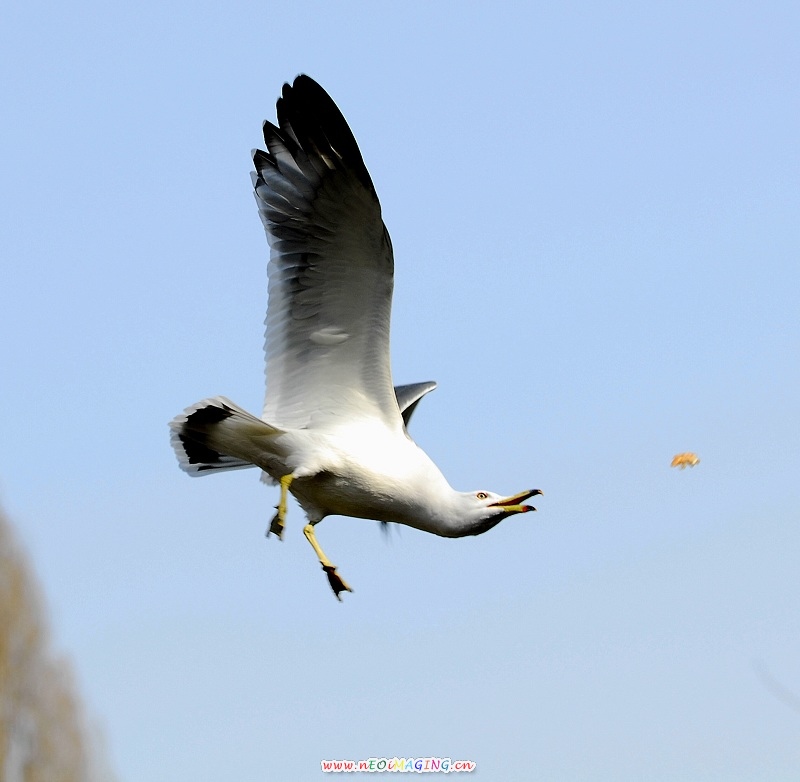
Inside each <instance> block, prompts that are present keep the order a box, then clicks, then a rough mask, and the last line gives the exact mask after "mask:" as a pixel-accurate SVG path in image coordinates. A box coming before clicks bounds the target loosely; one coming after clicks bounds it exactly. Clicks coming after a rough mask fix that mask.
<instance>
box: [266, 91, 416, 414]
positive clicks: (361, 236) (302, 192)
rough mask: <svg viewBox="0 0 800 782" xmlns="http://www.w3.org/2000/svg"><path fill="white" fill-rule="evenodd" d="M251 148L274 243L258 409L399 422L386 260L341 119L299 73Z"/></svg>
mask: <svg viewBox="0 0 800 782" xmlns="http://www.w3.org/2000/svg"><path fill="white" fill-rule="evenodd" d="M278 119H279V125H280V127H276V126H275V125H272V124H271V123H269V122H267V123H265V124H264V138H265V142H266V147H267V150H268V151H267V152H263V151H260V150H257V151H256V152H255V153H254V155H253V162H254V164H255V167H256V172H255V173H254V175H253V183H254V190H255V197H256V202H257V205H258V210H259V214H260V216H261V220H262V222H263V224H264V227H265V229H266V232H267V237H268V240H269V243H270V263H269V307H268V310H267V319H266V327H267V328H266V345H265V350H266V358H267V367H266V373H267V395H266V399H265V404H264V413H263V418H264V420H266V421H270V422H272V423H275V424H278V425H281V426H288V427H306V426H315V425H318V424H320V425H321V424H322V423H323V422H325V421H330V419H331V418H332V417H334V418H335V417H341V416H342V415H353V414H354V411H358V413H359V414H362V415H365V416H376V417H380V418H383V419H384V420H385V421H386V422H387V423H388V424H390V425H396V426H400V425H402V421H401V419H400V416H399V410H398V408H397V403H396V401H395V396H394V393H393V389H392V382H391V371H390V367H389V317H390V309H391V295H392V285H393V259H392V250H391V242H390V240H389V235H388V233H387V231H386V229H385V227H384V225H383V221H382V220H381V212H380V204H379V202H378V199H377V196H376V195H375V190H374V188H373V187H372V182H371V180H370V178H369V174H368V173H367V170H366V168H365V167H364V163H363V161H362V159H361V155H360V153H359V151H358V147H357V145H356V142H355V139H354V138H353V136H352V133H351V132H350V129H349V127H348V126H347V123H346V122H345V120H344V118H343V117H342V115H341V113H340V112H339V110H338V109H337V108H336V106H335V104H334V103H333V101H332V100H331V99H330V98H329V97H328V95H327V93H325V92H324V91H323V90H322V88H321V87H319V85H317V84H316V83H315V82H313V81H312V80H311V79H309V78H308V77H305V76H299V77H298V78H297V79H296V80H295V82H294V85H293V86H292V87H290V86H289V85H285V86H284V90H283V97H282V98H281V99H280V100H279V101H278Z"/></svg>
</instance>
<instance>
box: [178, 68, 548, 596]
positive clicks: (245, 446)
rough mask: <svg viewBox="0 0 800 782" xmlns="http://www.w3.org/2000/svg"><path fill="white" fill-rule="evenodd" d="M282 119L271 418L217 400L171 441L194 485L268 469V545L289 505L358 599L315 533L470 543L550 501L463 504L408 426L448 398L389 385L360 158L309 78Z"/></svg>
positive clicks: (280, 105)
mask: <svg viewBox="0 0 800 782" xmlns="http://www.w3.org/2000/svg"><path fill="white" fill-rule="evenodd" d="M277 116H278V124H277V126H276V125H273V124H272V123H271V122H265V123H264V142H265V145H266V150H265V151H262V150H260V149H259V150H255V151H254V152H253V163H254V166H255V172H254V173H253V174H252V179H253V187H254V191H255V198H256V203H257V205H258V212H259V215H260V217H261V221H262V222H263V224H264V228H265V229H266V233H267V239H268V241H269V245H270V261H269V267H268V271H269V302H268V308H267V318H266V343H265V352H266V378H267V390H266V398H265V400H264V408H263V411H262V414H261V417H260V418H259V417H257V416H255V415H252V414H251V413H248V412H247V411H246V410H244V409H242V408H241V407H239V406H238V405H236V404H234V403H233V402H231V401H230V400H228V399H226V398H225V397H221V396H219V397H213V398H210V399H204V400H203V401H201V402H198V403H197V404H195V405H192V406H191V407H189V408H187V409H186V410H185V411H184V412H183V413H182V414H180V415H178V416H177V417H176V418H174V419H173V420H172V422H171V423H170V429H171V442H172V446H173V447H174V449H175V452H176V454H177V456H178V460H179V462H180V466H181V468H182V469H183V470H184V471H185V472H187V473H188V474H189V475H192V476H198V475H208V474H210V473H217V472H225V471H227V470H235V469H239V468H244V467H253V466H255V467H259V468H261V470H262V471H263V474H264V477H265V479H266V480H268V481H270V482H274V483H276V484H278V485H279V486H280V499H279V502H278V505H277V506H276V510H277V513H276V514H275V517H274V518H273V519H272V521H271V523H270V527H269V530H268V532H267V535H268V536H269V535H270V534H274V535H276V536H277V537H279V538H281V537H282V536H283V532H284V525H285V520H286V511H287V499H288V495H289V494H292V495H293V496H294V497H295V499H296V500H297V502H298V503H299V505H300V506H301V508H302V509H303V510H304V511H305V514H306V517H307V520H308V523H307V524H306V525H305V527H304V529H303V532H304V534H305V536H306V538H307V539H308V542H309V543H310V544H311V546H312V547H313V548H314V551H315V552H316V555H317V557H318V558H319V561H320V564H321V565H322V568H323V570H324V571H325V573H326V575H327V578H328V582H329V584H330V586H331V588H332V589H333V592H334V594H335V595H336V597H337V599H339V600H341V597H340V593H341V592H343V591H350V592H352V590H351V589H350V587H349V586H348V584H347V583H346V582H345V581H344V579H343V578H342V577H341V576H340V575H339V574H338V572H337V569H336V567H335V566H334V565H333V564H332V563H331V561H330V560H329V559H328V557H327V556H326V555H325V553H324V552H323V550H322V548H321V547H320V545H319V543H318V542H317V538H316V535H315V531H314V530H315V527H316V525H317V524H319V522H320V521H322V519H324V518H325V517H326V516H330V515H341V516H355V517H357V518H364V519H374V520H376V521H380V522H397V523H399V524H406V525H408V526H410V527H415V528H416V529H419V530H423V531H425V532H432V533H434V534H436V535H441V536H444V537H450V538H458V537H463V536H466V535H480V534H482V533H484V532H486V531H487V530H490V529H491V528H492V527H494V526H495V525H497V524H498V523H499V522H501V521H502V520H503V519H505V518H507V517H508V516H511V515H514V514H518V513H526V512H528V511H533V510H536V509H535V508H534V507H532V506H530V505H525V504H523V503H524V501H525V500H526V499H528V498H529V497H532V496H534V495H537V494H541V493H542V492H541V491H540V490H539V489H528V490H526V491H522V492H519V493H518V494H514V495H511V496H501V495H499V494H495V493H493V492H490V491H485V490H481V491H466V492H461V491H456V490H454V489H453V488H452V487H451V486H450V484H449V483H448V482H447V480H446V479H445V477H444V476H443V475H442V473H441V471H440V470H439V469H438V467H437V466H436V465H435V464H434V463H433V461H431V459H430V458H429V457H428V456H427V454H426V453H425V452H424V451H423V450H422V449H421V448H420V447H419V446H418V445H416V443H415V442H414V441H413V440H412V439H411V437H410V436H409V434H408V430H407V424H408V421H409V419H410V417H411V414H412V412H413V411H414V408H415V407H416V405H417V403H418V402H419V401H420V399H421V398H422V397H423V396H424V395H425V394H427V393H428V392H429V391H431V390H432V389H433V388H435V387H436V384H435V383H433V382H426V383H415V384H412V385H404V386H397V387H394V386H393V383H392V373H391V369H390V366H389V314H390V309H391V302H392V287H393V272H394V260H393V254H392V244H391V241H390V239H389V233H388V231H387V230H386V227H385V226H384V224H383V220H382V218H381V208H380V203H379V202H378V196H377V195H376V193H375V188H374V187H373V184H372V179H371V178H370V175H369V173H368V172H367V169H366V166H365V165H364V161H363V160H362V158H361V152H360V151H359V148H358V145H357V143H356V140H355V138H354V136H353V134H352V132H351V130H350V128H349V126H348V124H347V121H346V120H345V118H344V117H343V116H342V114H341V112H340V111H339V109H338V108H337V106H336V104H335V103H334V102H333V100H332V99H331V98H330V96H329V95H328V94H327V92H325V90H323V89H322V87H320V86H319V84H317V83H316V82H315V81H314V80H313V79H311V78H309V77H308V76H304V75H301V76H298V77H297V78H296V79H295V80H294V83H293V84H292V85H289V84H284V86H283V91H282V95H281V97H280V98H279V99H278V102H277Z"/></svg>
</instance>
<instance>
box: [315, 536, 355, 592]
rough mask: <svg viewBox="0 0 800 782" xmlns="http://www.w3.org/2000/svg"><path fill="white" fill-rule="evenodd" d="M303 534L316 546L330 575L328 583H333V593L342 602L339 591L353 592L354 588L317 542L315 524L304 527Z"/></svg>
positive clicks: (321, 561)
mask: <svg viewBox="0 0 800 782" xmlns="http://www.w3.org/2000/svg"><path fill="white" fill-rule="evenodd" d="M303 534H304V535H305V536H306V538H307V539H308V542H309V543H310V544H311V545H312V547H313V548H314V551H316V552H317V557H319V563H320V565H322V569H323V570H324V571H325V575H326V576H327V577H328V583H329V584H330V585H331V589H332V590H333V594H334V595H336V599H337V600H338V601H339V602H341V600H342V598H341V597H339V593H340V592H352V591H353V590H352V589H350V587H349V586H348V585H347V583H346V582H345V581H344V580H343V579H342V577H341V576H340V575H339V574H338V573H337V572H336V566H335V565H333V564H331V561H330V560H329V559H328V558H327V557H326V556H325V552H324V551H323V550H322V549H321V548H320V545H319V543H317V536H316V535H315V534H314V525H313V524H306V526H305V527H303Z"/></svg>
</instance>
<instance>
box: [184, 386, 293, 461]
mask: <svg viewBox="0 0 800 782" xmlns="http://www.w3.org/2000/svg"><path fill="white" fill-rule="evenodd" d="M169 427H170V429H171V430H172V432H171V436H170V442H171V443H172V447H173V449H174V450H175V455H176V456H177V457H178V461H179V462H180V466H181V469H182V470H183V471H184V472H186V473H188V474H189V475H192V476H197V475H208V474H209V473H214V472H226V471H229V470H240V469H242V468H244V467H253V466H257V464H258V459H259V455H262V456H263V454H264V453H265V451H268V450H269V449H268V445H267V443H268V441H269V439H270V438H271V437H275V436H276V435H279V434H281V433H282V430H281V429H278V428H276V427H274V426H271V425H270V424H268V423H266V422H265V421H262V420H261V419H260V418H256V416H254V415H252V414H251V413H248V412H247V411H246V410H244V409H243V408H241V407H239V406H238V405H237V404H234V403H233V402H231V401H230V399H226V398H225V397H224V396H215V397H212V398H210V399H204V400H203V401H202V402H198V403H197V404H195V405H192V406H191V407H187V408H186V410H184V411H183V412H182V413H181V414H180V415H178V416H175V418H173V419H172V421H171V422H170V425H169Z"/></svg>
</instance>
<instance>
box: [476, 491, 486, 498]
mask: <svg viewBox="0 0 800 782" xmlns="http://www.w3.org/2000/svg"><path fill="white" fill-rule="evenodd" d="M475 496H476V497H477V498H478V499H479V500H485V499H487V498H488V497H489V495H488V494H487V493H486V492H485V491H479V492H478V493H477V494H476V495H475Z"/></svg>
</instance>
